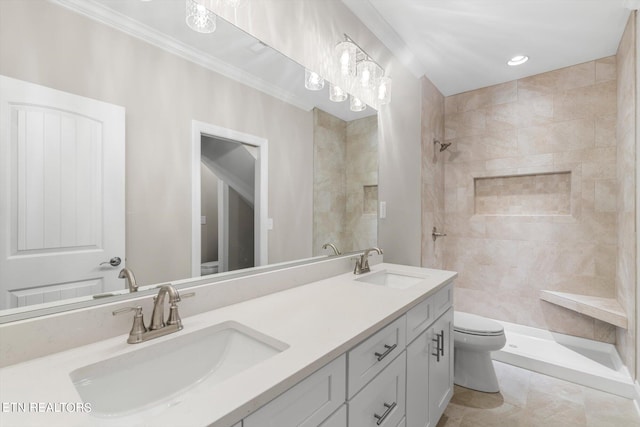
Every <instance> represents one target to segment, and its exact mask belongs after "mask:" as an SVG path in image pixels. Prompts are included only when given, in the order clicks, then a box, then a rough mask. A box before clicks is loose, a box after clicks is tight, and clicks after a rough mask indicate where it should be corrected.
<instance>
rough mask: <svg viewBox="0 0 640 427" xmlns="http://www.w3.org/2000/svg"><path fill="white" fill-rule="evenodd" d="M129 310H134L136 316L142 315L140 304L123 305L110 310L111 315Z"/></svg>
mask: <svg viewBox="0 0 640 427" xmlns="http://www.w3.org/2000/svg"><path fill="white" fill-rule="evenodd" d="M130 311H135V312H136V316H137V315H140V316H142V306H141V305H137V306H135V307H124V308H119V309H117V310H114V311H112V312H111V314H112V315H114V316H117V315H120V314H123V313H128V312H130Z"/></svg>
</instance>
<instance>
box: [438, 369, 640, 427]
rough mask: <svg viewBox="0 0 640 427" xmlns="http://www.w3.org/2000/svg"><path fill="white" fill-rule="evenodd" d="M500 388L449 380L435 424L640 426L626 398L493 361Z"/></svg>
mask: <svg viewBox="0 0 640 427" xmlns="http://www.w3.org/2000/svg"><path fill="white" fill-rule="evenodd" d="M494 365H495V368H496V374H497V375H498V382H499V383H500V393H495V394H494V393H480V392H477V391H473V390H469V389H466V388H463V387H458V386H455V389H454V394H453V398H452V399H451V403H449V406H447V409H446V410H445V413H444V415H443V416H442V418H441V419H440V422H439V423H438V425H437V427H556V426H558V427H640V415H638V412H637V411H636V408H635V405H634V403H633V401H632V400H629V399H625V398H622V397H618V396H614V395H612V394H609V393H604V392H601V391H599V390H594V389H591V388H589V387H584V386H580V385H577V384H573V383H570V382H567V381H563V380H559V379H557V378H553V377H549V376H546V375H542V374H538V373H535V372H531V371H528V370H526V369H521V368H518V367H515V366H511V365H507V364H504V363H500V362H494Z"/></svg>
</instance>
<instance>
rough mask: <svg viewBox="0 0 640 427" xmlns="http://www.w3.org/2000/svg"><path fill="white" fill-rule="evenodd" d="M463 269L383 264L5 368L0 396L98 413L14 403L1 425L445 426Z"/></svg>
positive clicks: (0, 377) (0, 375)
mask: <svg viewBox="0 0 640 427" xmlns="http://www.w3.org/2000/svg"><path fill="white" fill-rule="evenodd" d="M455 276H456V273H454V272H450V271H442V270H431V269H423V268H417V267H408V266H401V265H394V264H386V263H382V264H376V265H372V267H371V272H370V273H366V274H362V275H354V274H353V273H344V274H339V275H335V276H333V277H330V278H326V279H322V280H317V281H313V282H311V283H307V284H301V285H299V286H295V287H292V288H290V289H286V290H283V291H280V292H275V293H272V294H269V295H265V296H261V297H258V298H252V299H248V300H245V301H242V302H239V303H237V304H232V305H228V306H225V307H221V308H218V309H215V310H211V311H207V312H204V313H201V314H196V315H192V316H189V315H188V313H187V314H186V315H183V319H182V320H183V324H184V329H183V330H182V331H180V332H177V333H174V334H171V335H167V336H163V337H160V338H157V339H154V340H151V341H148V342H144V343H140V344H127V342H126V340H127V332H128V330H123V331H122V335H120V336H117V337H114V338H109V339H106V340H103V341H99V342H96V343H93V344H88V345H84V346H81V347H77V348H73V349H69V350H66V351H63V352H59V353H54V354H51V355H48V356H45V357H40V358H38V359H34V360H30V361H26V362H23V363H18V364H15V365H11V366H7V367H5V368H3V369H1V370H0V382H1V384H2V385H1V386H0V387H1V388H0V398H1V400H2V402H17V403H20V402H25V403H29V402H51V403H55V402H74V403H79V404H82V403H84V404H88V403H90V404H91V411H90V412H87V411H61V412H46V411H43V412H40V411H18V410H11V411H5V410H3V413H2V414H1V417H2V423H3V425H23V424H29V425H48V426H52V425H64V426H74V425H76V426H86V425H98V426H123V425H127V426H133V425H154V426H161V425H167V426H175V425H194V426H199V425H202V426H204V425H213V426H220V427H236V426H238V427H239V426H243V427H254V426H260V427H264V426H273V427H283V426H298V425H302V426H309V427H311V426H322V427H333V426H347V425H348V426H353V427H356V426H375V425H380V426H391V427H396V426H427V425H431V426H435V424H436V423H437V421H438V419H439V418H440V417H441V415H442V412H443V411H444V408H445V407H446V405H447V403H448V402H449V400H450V398H451V395H452V391H453V340H452V330H453V310H452V297H453V288H452V281H453V279H454V278H455ZM197 298H198V290H197V289H196V296H195V297H194V298H192V299H190V300H189V301H192V300H196V299H197ZM182 304H183V306H186V305H187V304H188V302H187V301H185V302H183V303H182ZM145 314H146V315H147V316H148V315H149V314H147V313H145ZM14 409H15V408H14Z"/></svg>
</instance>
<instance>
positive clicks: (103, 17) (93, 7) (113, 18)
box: [49, 0, 314, 111]
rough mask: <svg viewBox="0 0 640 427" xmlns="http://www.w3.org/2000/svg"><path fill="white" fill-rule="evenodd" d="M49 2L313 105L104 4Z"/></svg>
mask: <svg viewBox="0 0 640 427" xmlns="http://www.w3.org/2000/svg"><path fill="white" fill-rule="evenodd" d="M49 1H50V2H51V3H54V4H57V5H60V6H62V7H65V8H67V9H69V10H71V11H73V12H76V13H79V14H81V15H84V16H86V17H88V18H90V19H93V20H95V21H97V22H100V23H102V24H104V25H108V26H110V27H112V28H115V29H116V30H119V31H122V32H123V33H125V34H128V35H130V36H132V37H135V38H137V39H140V40H143V41H144V42H146V43H149V44H151V45H153V46H156V47H158V48H160V49H162V50H164V51H166V52H169V53H171V54H174V55H176V56H179V57H181V58H183V59H186V60H187V61H190V62H193V63H194V64H197V65H199V66H201V67H204V68H206V69H208V70H211V71H214V72H216V73H218V74H221V75H223V76H225V77H227V78H230V79H232V80H235V81H237V82H239V83H242V84H244V85H246V86H249V87H251V88H253V89H256V90H259V91H260V92H263V93H265V94H267V95H270V96H272V97H274V98H277V99H279V100H281V101H284V102H287V103H289V104H292V105H294V106H296V107H298V108H301V109H303V110H305V111H310V110H311V109H313V107H314V105H312V104H310V103H309V102H305V101H304V100H302V99H300V98H299V97H297V96H295V95H294V94H293V93H291V92H288V91H286V90H283V89H282V88H280V87H277V86H275V85H273V84H271V83H268V82H265V81H264V80H262V79H260V78H258V77H256V76H254V75H253V74H250V73H248V72H246V71H244V70H242V69H240V68H237V67H234V66H233V65H230V64H228V63H226V62H224V61H221V60H219V59H218V58H216V57H214V56H212V55H209V54H206V53H204V52H202V51H201V50H198V49H194V48H193V47H191V46H189V45H188V44H186V43H183V42H181V41H180V40H177V39H175V38H173V37H170V36H168V35H166V34H164V33H162V32H160V31H157V30H155V29H153V28H151V27H149V26H147V25H145V24H142V23H140V22H138V21H136V20H133V19H131V18H129V17H128V16H126V15H123V14H121V13H119V12H116V11H114V10H112V9H109V8H107V7H105V6H104V5H102V4H99V3H96V2H93V1H91V0H49Z"/></svg>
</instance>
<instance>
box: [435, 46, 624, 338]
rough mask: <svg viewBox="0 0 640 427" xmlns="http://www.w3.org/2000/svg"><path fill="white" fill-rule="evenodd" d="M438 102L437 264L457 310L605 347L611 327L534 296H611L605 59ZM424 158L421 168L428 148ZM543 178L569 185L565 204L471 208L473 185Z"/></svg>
mask: <svg viewBox="0 0 640 427" xmlns="http://www.w3.org/2000/svg"><path fill="white" fill-rule="evenodd" d="M444 105H445V118H444V125H445V132H444V133H445V135H444V139H445V141H446V142H448V143H451V144H452V145H451V146H450V147H449V149H448V150H447V151H446V152H444V153H437V155H438V162H442V161H444V162H446V165H445V181H444V182H445V191H444V209H445V216H444V217H445V228H444V232H446V233H447V235H448V237H446V238H445V239H444V263H445V265H444V267H445V268H447V269H450V270H454V271H458V272H459V277H458V279H457V280H456V295H455V298H456V299H455V301H456V307H457V308H458V309H460V310H464V311H470V312H473V313H477V314H480V315H485V316H488V317H492V318H496V319H501V320H506V321H510V322H514V323H518V324H522V325H528V326H534V327H540V328H544V329H549V330H552V331H558V332H563V333H567V334H571V335H577V336H581V337H585V338H591V339H597V340H601V341H606V342H613V341H614V340H615V328H614V327H613V326H610V325H608V324H606V323H603V322H600V321H597V320H594V319H593V318H590V317H587V316H583V315H581V314H578V313H575V312H573V311H570V310H567V309H564V308H561V307H558V306H555V305H552V304H549V303H547V302H543V301H541V300H540V299H539V292H540V290H542V289H548V290H555V291H563V292H573V293H581V294H586V295H594V296H603V297H614V295H615V274H616V245H617V232H616V221H617V218H616V212H615V210H616V203H617V201H616V199H615V189H616V132H615V131H616V59H615V57H608V58H603V59H600V60H597V61H591V62H587V63H584V64H579V65H575V66H572V67H568V68H564V69H560V70H556V71H551V72H548V73H544V74H539V75H535V76H532V77H527V78H523V79H520V80H517V81H511V82H508V83H504V84H500V85H496V86H492V87H488V88H483V89H479V90H475V91H471V92H466V93H463V94H458V95H454V96H450V97H447V98H445V102H444ZM423 143H424V138H423ZM423 157H425V159H423V162H427V161H429V160H430V157H431V152H430V151H429V150H428V149H427V150H426V151H425V154H424V156H423ZM567 172H569V173H570V181H569V182H568V183H566V184H565V183H562V179H561V178H568V176H569V175H568V174H566V173H567ZM541 174H556V177H557V178H558V179H559V181H558V182H556V184H557V185H559V186H564V185H568V186H569V187H570V191H565V192H564V197H566V198H568V199H566V200H562V201H561V200H558V198H557V197H554V198H549V199H548V200H549V203H552V204H554V206H550V205H549V206H541V205H540V203H542V204H544V203H545V202H544V197H538V198H537V200H536V202H535V205H536V206H538V208H537V209H535V210H532V209H528V210H527V209H525V207H524V206H523V208H522V209H520V210H519V211H518V212H514V213H505V212H495V213H493V214H491V215H486V214H479V213H476V212H475V209H476V201H475V199H474V196H475V190H476V188H475V187H474V180H475V179H476V178H486V179H492V180H495V181H494V182H497V181H499V180H504V179H506V177H514V176H521V175H527V176H528V177H529V178H524V179H525V180H526V179H529V180H530V181H531V183H532V184H533V183H535V181H536V179H537V178H536V177H540V176H548V175H541ZM563 174H565V175H563ZM521 179H523V178H519V180H521ZM436 184H437V182H436ZM505 188H506V187H505ZM424 191H428V190H424ZM554 191H555V190H554ZM520 196H521V197H524V196H527V197H530V196H531V194H529V195H522V194H521V195H520ZM516 198H517V197H516ZM568 206H570V208H569V211H567V207H568ZM559 207H561V209H562V210H561V211H557V212H556V210H557V209H559ZM545 210H546V212H545ZM541 211H542V212H544V213H545V214H541ZM424 237H426V236H424ZM424 237H423V247H428V246H429V245H430V243H431V239H430V238H428V239H425V238H424ZM429 237H430V236H429Z"/></svg>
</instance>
